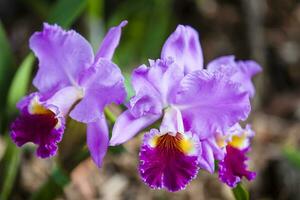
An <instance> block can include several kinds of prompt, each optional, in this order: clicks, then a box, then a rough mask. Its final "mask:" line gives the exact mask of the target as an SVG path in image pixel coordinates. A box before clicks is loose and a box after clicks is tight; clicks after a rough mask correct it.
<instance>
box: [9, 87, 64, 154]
mask: <svg viewBox="0 0 300 200" xmlns="http://www.w3.org/2000/svg"><path fill="white" fill-rule="evenodd" d="M40 99H41V97H40V95H39V94H38V93H33V94H31V95H29V96H27V97H25V98H23V99H22V100H21V101H20V103H19V104H18V108H19V109H20V111H21V113H20V116H19V117H18V118H17V119H16V120H15V121H14V122H13V123H12V125H11V128H10V135H11V138H12V140H13V141H14V142H15V143H16V144H17V145H18V146H22V145H24V144H25V143H27V142H32V143H34V144H36V145H38V148H37V156H39V157H41V158H47V157H50V156H53V155H55V153H56V151H57V143H59V142H60V141H61V139H62V135H63V132H64V128H65V125H64V124H65V119H64V117H63V116H62V115H60V109H59V107H56V106H55V105H53V104H48V103H47V102H41V101H40Z"/></svg>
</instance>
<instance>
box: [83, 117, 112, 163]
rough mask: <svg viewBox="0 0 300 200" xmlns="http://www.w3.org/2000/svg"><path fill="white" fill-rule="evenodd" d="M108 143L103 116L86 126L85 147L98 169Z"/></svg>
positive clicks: (106, 128)
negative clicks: (86, 146)
mask: <svg viewBox="0 0 300 200" xmlns="http://www.w3.org/2000/svg"><path fill="white" fill-rule="evenodd" d="M108 141H109V138H108V127H107V122H106V119H105V116H104V115H102V117H101V118H100V119H99V120H97V121H95V122H92V123H89V124H87V145H88V148H89V150H90V153H91V156H92V159H93V161H94V162H95V163H96V165H97V166H98V167H101V166H102V161H103V158H104V156H105V154H106V152H107V148H108Z"/></svg>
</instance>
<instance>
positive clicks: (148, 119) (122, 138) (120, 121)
mask: <svg viewBox="0 0 300 200" xmlns="http://www.w3.org/2000/svg"><path fill="white" fill-rule="evenodd" d="M159 118H160V114H146V115H143V116H141V117H134V116H133V115H132V113H131V111H130V110H126V111H125V112H123V113H122V114H121V115H120V116H119V117H118V118H117V121H116V122H115V125H114V127H113V130H112V137H111V139H110V145H112V146H115V145H118V144H122V143H124V142H126V141H128V140H129V139H131V138H132V137H133V136H135V135H136V134H137V133H138V132H139V131H141V130H142V129H144V128H146V127H147V126H149V125H151V124H152V123H154V122H155V121H156V120H158V119H159Z"/></svg>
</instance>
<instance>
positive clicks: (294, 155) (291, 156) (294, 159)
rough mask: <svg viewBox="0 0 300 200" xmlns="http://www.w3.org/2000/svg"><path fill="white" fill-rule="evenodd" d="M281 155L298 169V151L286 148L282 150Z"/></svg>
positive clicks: (299, 154)
mask: <svg viewBox="0 0 300 200" xmlns="http://www.w3.org/2000/svg"><path fill="white" fill-rule="evenodd" d="M283 155H284V157H285V158H286V159H287V160H288V161H289V162H290V163H291V164H292V165H294V166H295V167H297V168H298V169H300V151H299V150H297V149H295V148H291V147H286V148H284V149H283Z"/></svg>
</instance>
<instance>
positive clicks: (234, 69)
mask: <svg viewBox="0 0 300 200" xmlns="http://www.w3.org/2000/svg"><path fill="white" fill-rule="evenodd" d="M207 69H208V70H209V71H210V72H216V71H220V72H222V73H224V74H226V75H227V76H228V77H229V79H230V80H232V81H233V82H237V83H240V88H241V90H242V91H246V92H248V93H249V95H250V97H253V96H254V94H255V88H254V85H253V83H252V81H251V79H252V77H253V76H255V75H256V74H258V73H259V72H261V71H262V69H261V67H260V66H259V64H258V63H256V62H255V61H252V60H246V61H235V58H234V56H223V57H220V58H217V59H215V60H213V61H211V62H210V63H209V64H208V66H207Z"/></svg>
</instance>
